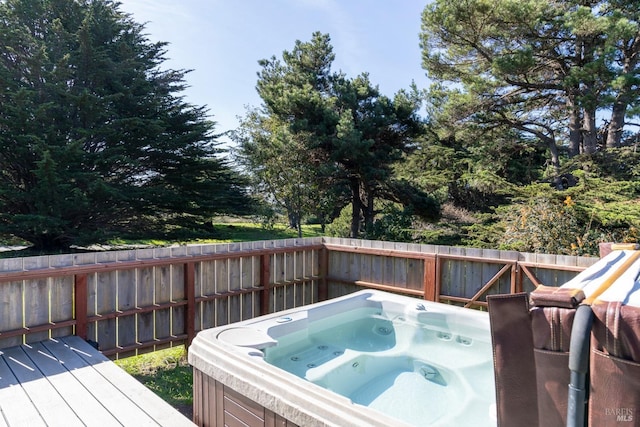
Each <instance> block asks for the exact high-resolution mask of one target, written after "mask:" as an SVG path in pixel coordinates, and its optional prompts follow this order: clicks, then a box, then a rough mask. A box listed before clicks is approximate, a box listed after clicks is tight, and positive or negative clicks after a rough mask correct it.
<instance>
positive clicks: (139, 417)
mask: <svg viewBox="0 0 640 427" xmlns="http://www.w3.org/2000/svg"><path fill="white" fill-rule="evenodd" d="M193 425H194V424H193V423H192V422H191V421H190V420H189V419H187V418H186V417H184V416H183V415H182V414H181V413H179V412H178V411H177V410H176V409H174V408H173V407H172V406H170V405H169V404H168V403H166V402H165V401H164V400H162V399H161V398H160V397H158V396H157V395H156V394H155V393H153V392H152V391H151V390H149V389H147V388H146V387H145V386H144V385H142V384H141V383H140V382H138V381H137V380H136V379H135V378H133V377H132V376H130V375H129V374H127V373H126V372H125V371H123V370H122V369H120V368H119V367H118V366H116V365H115V364H114V363H113V362H111V361H110V360H109V359H107V358H106V357H105V356H104V355H102V354H101V353H100V352H98V351H97V350H96V349H95V348H93V347H92V346H91V345H89V344H88V343H87V342H85V341H84V340H82V339H81V338H79V337H76V336H70V337H64V338H56V339H50V340H47V341H41V342H37V343H34V344H25V345H21V346H17V347H11V348H6V349H2V350H0V427H4V426H29V427H32V426H65V427H67V426H100V427H102V426H171V427H173V426H193Z"/></svg>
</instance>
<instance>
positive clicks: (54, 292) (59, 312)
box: [50, 276, 73, 337]
mask: <svg viewBox="0 0 640 427" xmlns="http://www.w3.org/2000/svg"><path fill="white" fill-rule="evenodd" d="M50 280H51V309H50V310H51V314H50V317H51V321H52V322H54V323H55V322H63V321H66V320H72V319H73V277H72V276H65V277H52V278H51V279H50ZM72 333H73V327H71V326H69V327H66V328H58V329H54V330H52V331H51V336H52V337H63V336H67V335H71V334H72Z"/></svg>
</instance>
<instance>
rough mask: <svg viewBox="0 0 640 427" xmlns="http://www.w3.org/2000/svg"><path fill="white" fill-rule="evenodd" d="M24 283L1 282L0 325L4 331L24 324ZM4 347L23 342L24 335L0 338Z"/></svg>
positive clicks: (0, 342) (18, 327)
mask: <svg viewBox="0 0 640 427" xmlns="http://www.w3.org/2000/svg"><path fill="white" fill-rule="evenodd" d="M22 295H23V283H22V281H19V282H6V283H0V325H2V330H3V331H11V330H13V329H20V328H22V327H23V325H24V323H23V322H24V318H23V314H24V312H23V310H22ZM0 344H1V345H2V347H3V348H4V347H12V346H14V345H19V344H22V337H20V336H16V337H8V338H0Z"/></svg>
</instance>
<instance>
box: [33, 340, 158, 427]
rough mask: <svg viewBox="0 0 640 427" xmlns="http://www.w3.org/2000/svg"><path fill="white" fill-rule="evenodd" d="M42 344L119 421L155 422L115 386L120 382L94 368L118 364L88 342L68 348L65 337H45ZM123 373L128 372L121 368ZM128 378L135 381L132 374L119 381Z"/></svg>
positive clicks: (155, 423)
mask: <svg viewBox="0 0 640 427" xmlns="http://www.w3.org/2000/svg"><path fill="white" fill-rule="evenodd" d="M78 341H81V342H83V343H85V342H84V341H83V340H81V339H80V338H78ZM43 344H44V345H45V347H46V348H47V350H48V351H49V352H51V354H53V355H54V356H55V357H56V358H57V359H58V360H60V361H61V363H63V364H64V365H65V366H66V368H67V369H68V370H69V372H71V373H72V374H73V376H74V377H75V378H76V379H77V380H78V381H79V382H80V383H81V384H82V385H83V387H84V388H86V389H87V390H89V391H90V393H91V396H93V398H95V399H97V400H98V401H99V402H100V403H101V404H102V405H103V406H104V407H105V408H106V409H107V410H108V411H109V412H110V413H111V414H112V415H113V416H114V417H115V418H117V419H118V421H119V422H120V423H121V424H122V425H132V426H133V425H136V426H138V425H139V426H158V425H159V423H158V422H156V421H154V419H153V418H152V417H151V416H149V415H148V414H147V413H145V412H143V411H141V410H140V408H139V407H138V406H137V405H136V404H135V402H133V401H132V400H131V399H130V398H129V397H128V396H127V395H126V394H123V393H122V392H121V391H120V390H119V387H120V386H122V384H118V383H116V384H113V383H112V382H110V381H109V380H108V379H106V378H104V377H103V376H102V375H101V374H100V372H99V369H96V368H97V367H99V366H100V365H112V366H113V367H114V368H116V369H120V368H118V367H117V366H116V365H114V364H113V362H111V361H109V360H108V359H107V358H106V357H104V356H103V355H102V354H100V353H98V352H97V351H96V350H95V349H94V348H92V347H91V346H90V345H89V344H86V343H85V344H86V345H87V347H89V348H85V347H83V348H82V350H77V349H76V350H74V349H73V348H71V346H69V345H67V343H66V342H65V338H62V339H61V340H49V341H45V342H43ZM74 344H75V343H74ZM82 356H85V357H82ZM87 360H89V362H87ZM123 373H124V374H125V375H128V374H126V373H125V372H124V371H123ZM131 381H135V382H137V381H136V380H135V379H134V378H133V377H131V376H128V377H125V378H124V379H123V381H122V383H128V382H131ZM143 387H144V386H143ZM147 391H150V390H147Z"/></svg>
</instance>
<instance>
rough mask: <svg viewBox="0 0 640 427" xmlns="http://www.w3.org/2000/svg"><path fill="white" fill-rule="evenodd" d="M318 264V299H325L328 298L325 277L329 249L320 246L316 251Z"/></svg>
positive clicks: (327, 269) (327, 270)
mask: <svg viewBox="0 0 640 427" xmlns="http://www.w3.org/2000/svg"><path fill="white" fill-rule="evenodd" d="M318 264H319V269H320V272H319V273H320V281H319V282H318V301H326V300H327V299H328V298H329V288H328V284H327V277H328V276H329V251H328V250H327V248H322V249H320V250H319V251H318Z"/></svg>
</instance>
